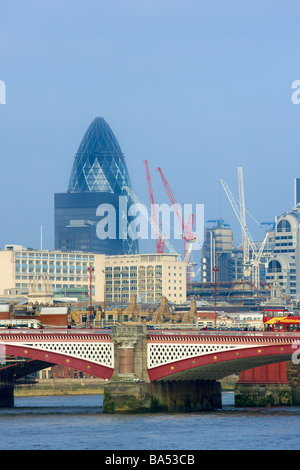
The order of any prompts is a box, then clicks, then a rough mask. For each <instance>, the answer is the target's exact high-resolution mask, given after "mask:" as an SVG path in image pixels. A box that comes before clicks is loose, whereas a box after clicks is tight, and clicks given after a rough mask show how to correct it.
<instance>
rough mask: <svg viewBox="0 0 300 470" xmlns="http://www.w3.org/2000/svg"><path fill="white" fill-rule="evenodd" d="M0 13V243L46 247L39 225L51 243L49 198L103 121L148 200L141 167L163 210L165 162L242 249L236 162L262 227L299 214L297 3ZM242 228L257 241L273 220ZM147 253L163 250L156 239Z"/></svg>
mask: <svg viewBox="0 0 300 470" xmlns="http://www.w3.org/2000/svg"><path fill="white" fill-rule="evenodd" d="M70 11H72V14H70ZM0 13H1V14H0V26H1V27H0V59H1V65H2V67H1V70H0V80H1V83H4V84H5V104H4V103H3V99H2V103H0V155H1V164H2V165H1V170H2V184H1V190H0V191H1V202H0V227H1V230H0V247H1V248H4V245H6V244H20V245H24V246H27V247H34V248H39V247H40V233H41V226H42V227H43V248H45V249H50V250H52V249H53V248H54V209H53V202H54V194H55V193H60V192H64V191H65V190H66V188H67V186H68V181H69V175H70V172H71V168H72V164H73V160H72V159H73V158H75V153H76V150H77V148H78V146H79V144H80V141H81V138H82V135H83V134H84V132H85V130H86V129H87V127H88V125H89V124H90V122H91V121H92V120H93V119H94V118H95V117H96V116H103V117H104V119H105V120H107V122H109V124H110V126H111V128H112V129H113V130H114V132H115V134H116V136H117V138H118V142H119V144H120V147H121V148H122V151H123V152H124V155H125V158H126V162H127V166H128V171H129V174H130V177H131V182H132V188H133V190H134V192H135V193H136V195H137V196H138V197H139V198H140V200H141V202H143V203H146V204H147V205H148V204H149V200H148V192H147V183H146V173H145V166H144V163H143V162H144V160H148V162H149V167H150V171H151V176H152V184H153V189H154V196H155V199H156V201H155V202H157V203H163V202H167V203H169V199H168V196H167V194H166V191H165V189H164V187H163V184H162V181H161V179H160V176H159V174H158V173H157V172H156V168H157V167H161V168H162V169H163V172H164V174H165V175H166V178H167V179H168V182H169V184H170V186H171V188H172V190H173V192H174V194H175V196H176V199H177V201H178V202H179V203H180V202H182V203H184V204H204V211H205V220H215V219H220V218H223V219H224V221H225V222H226V223H228V224H230V226H231V227H232V229H233V232H234V244H238V243H240V241H241V229H240V227H239V224H238V222H237V220H236V217H235V214H234V212H233V210H232V208H231V206H230V203H229V201H228V199H227V196H226V194H225V192H224V191H223V189H222V187H221V184H220V179H222V180H224V181H226V182H227V183H228V185H229V187H230V189H231V190H232V192H233V193H234V194H235V195H236V196H238V180H237V167H238V166H242V167H243V171H244V184H245V202H246V207H247V209H248V210H249V212H250V213H251V214H252V215H253V216H254V217H255V219H256V220H257V221H258V222H274V219H275V216H280V215H281V214H282V213H284V212H286V211H289V210H290V209H292V207H293V204H294V179H295V178H298V177H300V170H299V132H300V125H299V124H300V104H299V103H297V101H298V98H299V87H298V86H297V82H298V81H299V80H300V70H299V64H298V60H297V58H298V56H299V50H300V47H299V46H300V44H299V43H300V34H299V16H300V15H299V14H300V4H299V3H298V2H295V1H292V0H291V1H289V2H280V1H276V0H275V1H274V2H272V8H271V7H270V2H268V1H267V0H261V1H259V0H255V1H250V0H249V1H246V2H238V1H236V0H228V1H227V2H224V0H216V1H215V2H213V3H212V2H209V3H208V2H202V1H199V0H189V1H188V2H187V1H184V0H165V1H162V0H143V2H140V1H138V0H128V1H126V2H124V1H121V0H116V1H114V2H109V1H107V0H89V1H84V0H65V1H64V2H60V1H58V0H56V1H55V0H51V1H50V0H45V1H43V2H38V1H36V0H27V2H23V1H21V0H12V1H10V2H1V4H0ZM292 97H294V99H292ZM247 221H248V225H249V230H250V232H251V234H252V236H253V239H254V240H257V241H261V240H262V239H263V238H264V233H265V230H266V227H267V226H266V225H263V228H259V227H258V226H257V225H256V224H255V223H254V222H253V220H252V219H251V218H250V217H248V218H247ZM175 247H178V250H179V251H180V252H181V253H183V243H180V241H179V242H178V244H177V245H176V246H175ZM142 251H148V252H149V251H153V252H154V251H155V243H154V241H153V240H151V241H149V242H147V243H145V244H144V245H143V244H142V243H141V244H140V252H142ZM166 251H167V250H166ZM198 256H199V254H198V252H197V257H198ZM196 261H197V260H196Z"/></svg>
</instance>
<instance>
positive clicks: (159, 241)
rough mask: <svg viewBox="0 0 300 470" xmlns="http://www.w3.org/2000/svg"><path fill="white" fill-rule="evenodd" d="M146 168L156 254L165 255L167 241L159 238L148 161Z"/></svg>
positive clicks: (161, 237)
mask: <svg viewBox="0 0 300 470" xmlns="http://www.w3.org/2000/svg"><path fill="white" fill-rule="evenodd" d="M144 163H145V166H146V175H147V184H148V193H149V200H150V212H151V218H152V220H153V222H154V230H155V244H156V253H163V252H164V248H165V241H164V238H163V236H159V229H158V224H157V219H156V212H155V204H154V194H153V188H152V183H151V176H150V171H149V165H148V161H147V160H145V161H144Z"/></svg>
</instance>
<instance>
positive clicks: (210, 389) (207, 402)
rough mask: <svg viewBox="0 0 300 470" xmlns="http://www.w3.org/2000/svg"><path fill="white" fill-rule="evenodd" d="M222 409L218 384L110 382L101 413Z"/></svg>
mask: <svg viewBox="0 0 300 470" xmlns="http://www.w3.org/2000/svg"><path fill="white" fill-rule="evenodd" d="M217 408H222V398H221V384H220V383H219V382H217V381H215V380H195V381H187V382H175V381H174V382H152V383H145V382H137V383H136V382H124V381H123V382H121V381H115V382H110V383H108V384H107V385H105V387H104V405H103V412H104V413H145V412H151V413H155V412H191V411H193V412H195V411H207V410H214V409H217Z"/></svg>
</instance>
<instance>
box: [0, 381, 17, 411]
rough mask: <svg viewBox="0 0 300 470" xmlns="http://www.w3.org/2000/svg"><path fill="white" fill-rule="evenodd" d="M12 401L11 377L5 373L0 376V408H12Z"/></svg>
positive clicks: (12, 387)
mask: <svg viewBox="0 0 300 470" xmlns="http://www.w3.org/2000/svg"><path fill="white" fill-rule="evenodd" d="M14 404H15V401H14V384H13V380H12V377H11V376H9V375H7V374H1V376H0V408H12V407H13V406H14Z"/></svg>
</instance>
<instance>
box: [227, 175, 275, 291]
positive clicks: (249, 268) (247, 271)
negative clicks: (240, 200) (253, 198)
mask: <svg viewBox="0 0 300 470" xmlns="http://www.w3.org/2000/svg"><path fill="white" fill-rule="evenodd" d="M220 181H221V184H222V186H223V188H224V191H225V193H226V195H227V197H228V199H229V202H230V204H231V206H232V208H233V210H234V212H235V215H236V217H237V219H238V221H239V223H240V225H241V228H242V231H243V234H244V237H245V239H247V243H248V245H249V251H251V252H252V258H251V259H250V256H249V261H248V262H247V263H246V264H244V277H245V278H249V277H250V276H251V275H252V282H253V284H254V285H255V287H257V288H258V287H259V286H260V272H259V265H260V261H261V258H262V256H263V251H264V248H265V245H266V242H267V240H268V237H269V232H267V233H266V235H265V238H264V240H263V242H262V244H261V246H260V249H259V250H257V247H256V244H255V243H254V241H253V239H252V237H251V234H250V232H249V230H248V228H247V226H246V224H244V219H243V217H242V215H241V213H240V211H239V209H238V207H237V204H236V201H235V197H234V196H233V194H232V192H231V191H230V189H229V187H228V185H227V183H226V182H225V181H223V180H220ZM244 260H245V258H244Z"/></svg>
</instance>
